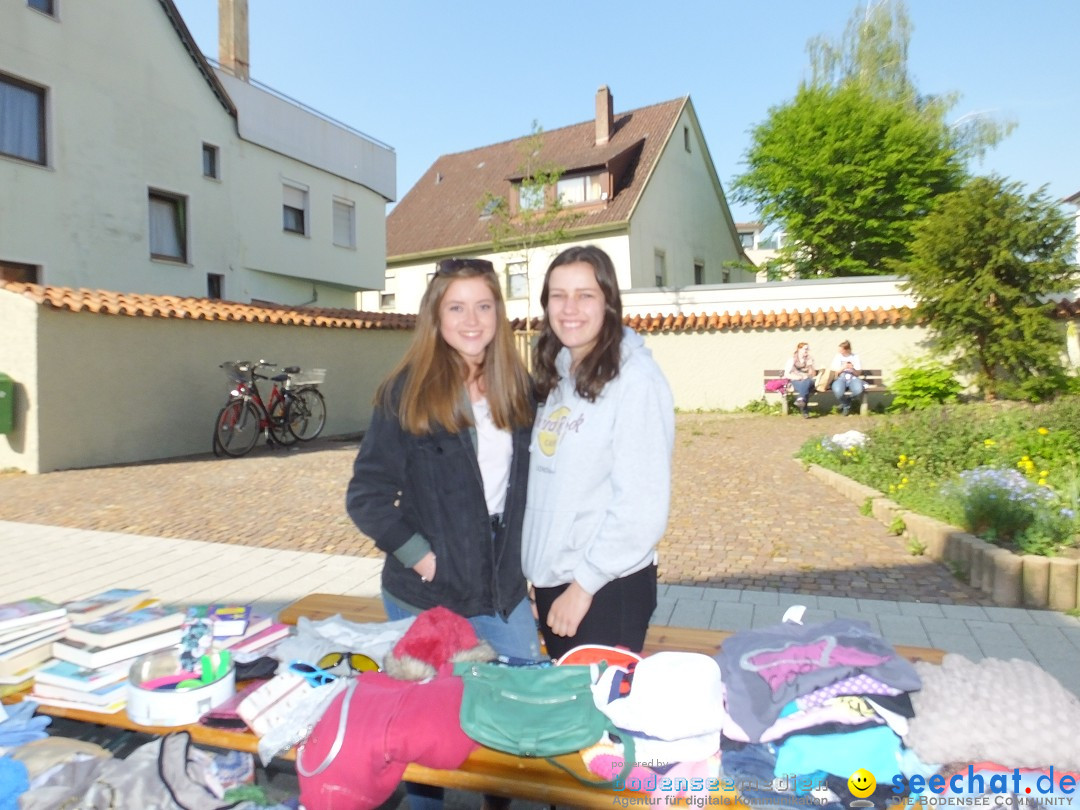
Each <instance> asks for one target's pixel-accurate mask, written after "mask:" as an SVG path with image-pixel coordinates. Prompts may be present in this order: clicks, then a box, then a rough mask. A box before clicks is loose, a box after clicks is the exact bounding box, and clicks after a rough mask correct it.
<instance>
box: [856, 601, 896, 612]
mask: <svg viewBox="0 0 1080 810" xmlns="http://www.w3.org/2000/svg"><path fill="white" fill-rule="evenodd" d="M858 602H859V611H860V612H862V613H893V614H895V613H899V612H900V608H899V607H898V606H897V604H896V602H892V601H889V600H884V599H859V600H858Z"/></svg>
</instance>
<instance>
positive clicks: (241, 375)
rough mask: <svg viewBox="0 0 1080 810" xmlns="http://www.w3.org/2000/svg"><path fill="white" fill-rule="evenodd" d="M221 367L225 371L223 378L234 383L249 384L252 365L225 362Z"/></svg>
mask: <svg viewBox="0 0 1080 810" xmlns="http://www.w3.org/2000/svg"><path fill="white" fill-rule="evenodd" d="M221 367H222V368H223V369H225V376H226V377H228V378H229V379H230V380H232V381H233V382H234V383H249V382H251V380H252V376H251V372H252V371H253V368H252V365H251V363H248V362H246V361H244V360H226V361H225V362H224V363H222V364H221Z"/></svg>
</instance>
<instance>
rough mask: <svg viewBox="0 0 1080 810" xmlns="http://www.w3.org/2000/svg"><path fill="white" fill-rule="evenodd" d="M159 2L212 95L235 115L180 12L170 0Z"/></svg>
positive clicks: (232, 105) (231, 101)
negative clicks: (212, 92)
mask: <svg viewBox="0 0 1080 810" xmlns="http://www.w3.org/2000/svg"><path fill="white" fill-rule="evenodd" d="M158 2H159V3H161V7H162V8H163V9H165V14H166V15H167V16H168V18H169V22H171V23H172V25H173V28H175V29H176V33H178V34H179V35H180V41H181V42H183V43H184V47H185V48H186V49H187V52H188V53H189V54H191V58H192V60H194V62H195V66H196V67H197V68H198V69H199V72H200V73H202V75H203V78H204V79H206V83H207V84H209V85H210V89H211V90H213V91H214V95H215V96H217V99H218V101H220V102H221V106H223V107H224V108H225V110H226V111H227V112H228V113H229V115H231V116H233V117H234V118H235V117H236V105H235V104H233V100H232V99H231V98H229V94H228V93H226V92H225V88H224V87H223V86H222V84H221V82H220V81H219V80H218V77H217V74H215V73H214V69H213V68H212V67H210V63H209V62H207V61H206V57H205V56H203V55H202V51H200V50H199V46H198V45H197V44H196V43H195V37H193V36H192V35H191V31H189V30H188V27H187V23H185V22H184V18H183V17H181V16H180V12H179V11H178V10H177V8H176V6H175V5H174V4H173V2H172V0H158Z"/></svg>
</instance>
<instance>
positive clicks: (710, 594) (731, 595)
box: [698, 588, 743, 602]
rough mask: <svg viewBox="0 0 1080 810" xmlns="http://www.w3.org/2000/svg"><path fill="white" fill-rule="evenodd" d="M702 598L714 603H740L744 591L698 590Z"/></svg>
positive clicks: (723, 589) (730, 589)
mask: <svg viewBox="0 0 1080 810" xmlns="http://www.w3.org/2000/svg"><path fill="white" fill-rule="evenodd" d="M698 590H699V591H701V598H702V599H703V600H706V601H713V602H738V601H739V598H740V597H741V596H742V593H743V592H742V591H738V590H735V589H734V588H698Z"/></svg>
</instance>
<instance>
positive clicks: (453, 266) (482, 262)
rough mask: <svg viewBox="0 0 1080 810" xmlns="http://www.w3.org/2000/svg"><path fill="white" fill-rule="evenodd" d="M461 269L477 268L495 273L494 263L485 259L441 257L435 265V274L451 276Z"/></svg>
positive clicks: (484, 271) (483, 271) (480, 270)
mask: <svg viewBox="0 0 1080 810" xmlns="http://www.w3.org/2000/svg"><path fill="white" fill-rule="evenodd" d="M462 270H477V271H479V272H481V273H491V274H492V275H495V265H493V264H492V263H491V262H489V261H488V260H487V259H443V260H442V261H440V262H439V263H438V264H436V265H435V275H437V276H453V275H456V274H457V273H460V272H461V271H462Z"/></svg>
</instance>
